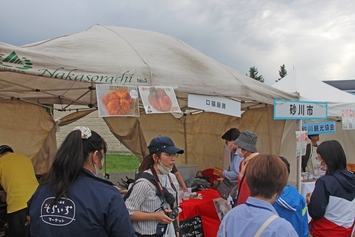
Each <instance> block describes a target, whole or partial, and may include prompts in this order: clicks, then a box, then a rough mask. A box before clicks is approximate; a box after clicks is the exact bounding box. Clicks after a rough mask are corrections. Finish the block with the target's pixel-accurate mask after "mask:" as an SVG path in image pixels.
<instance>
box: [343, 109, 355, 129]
mask: <svg viewBox="0 0 355 237" xmlns="http://www.w3.org/2000/svg"><path fill="white" fill-rule="evenodd" d="M341 120H342V124H343V130H354V129H355V111H354V110H353V109H344V108H343V109H341Z"/></svg>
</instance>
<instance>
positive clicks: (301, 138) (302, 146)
mask: <svg viewBox="0 0 355 237" xmlns="http://www.w3.org/2000/svg"><path fill="white" fill-rule="evenodd" d="M296 139H297V148H296V156H304V155H305V154H306V147H307V132H306V131H296Z"/></svg>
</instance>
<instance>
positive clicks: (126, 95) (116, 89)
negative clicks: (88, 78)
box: [96, 84, 139, 117]
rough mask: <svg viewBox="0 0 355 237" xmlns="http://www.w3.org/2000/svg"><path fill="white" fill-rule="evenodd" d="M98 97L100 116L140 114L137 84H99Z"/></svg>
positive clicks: (97, 86) (97, 87) (136, 115)
mask: <svg viewBox="0 0 355 237" xmlns="http://www.w3.org/2000/svg"><path fill="white" fill-rule="evenodd" d="M96 97H97V104H98V107H99V116H100V117H114V116H134V117H138V116H139V109H138V103H139V101H138V91H137V86H122V85H118V84H97V85H96Z"/></svg>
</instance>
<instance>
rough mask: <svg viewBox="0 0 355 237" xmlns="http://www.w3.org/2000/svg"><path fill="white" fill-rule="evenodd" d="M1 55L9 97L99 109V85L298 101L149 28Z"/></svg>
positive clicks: (103, 30)
mask: <svg viewBox="0 0 355 237" xmlns="http://www.w3.org/2000/svg"><path fill="white" fill-rule="evenodd" d="M0 56H1V57H0V83H1V84H0V85H1V87H0V98H3V99H10V98H12V97H14V98H20V99H21V100H25V101H31V102H38V103H48V104H78V105H90V106H93V105H95V103H96V98H95V97H96V95H95V93H94V92H93V89H94V84H96V83H119V84H124V85H142V86H147V85H153V86H156V85H159V86H173V87H176V88H178V91H180V92H188V93H196V94H204V95H216V96H225V97H232V98H236V99H239V100H244V101H252V102H256V103H255V104H258V103H259V102H262V103H267V104H273V99H275V98H279V99H297V95H290V94H288V93H284V92H281V91H279V90H277V89H274V88H272V87H269V86H266V85H265V84H262V83H260V82H257V81H255V80H251V79H250V78H249V77H248V76H246V75H245V74H243V73H241V72H239V71H237V70H235V69H232V68H230V67H227V66H225V65H222V64H220V63H218V62H217V61H215V60H214V59H212V58H210V57H208V56H206V55H204V54H202V53H201V52H199V51H198V50H196V49H194V48H192V47H191V46H189V45H187V44H186V43H184V42H182V41H180V40H178V39H176V38H173V37H170V36H167V35H163V34H159V33H156V32H151V31H145V30H137V29H130V28H121V27H108V26H103V25H94V26H92V27H91V28H89V29H88V30H86V31H84V32H81V33H76V34H72V35H67V36H62V37H58V38H55V39H51V40H46V41H42V42H38V43H33V44H29V45H25V46H22V47H15V46H12V45H8V44H4V43H0ZM1 66H2V67H1ZM14 72H15V73H14ZM83 82H85V83H83ZM246 106H250V104H245V105H244V107H246Z"/></svg>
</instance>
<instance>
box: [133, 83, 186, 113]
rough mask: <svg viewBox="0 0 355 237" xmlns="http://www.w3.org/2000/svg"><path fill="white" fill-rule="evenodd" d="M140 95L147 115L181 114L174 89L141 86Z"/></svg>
mask: <svg viewBox="0 0 355 237" xmlns="http://www.w3.org/2000/svg"><path fill="white" fill-rule="evenodd" d="M139 93H140V95H141V99H142V102H143V106H144V109H145V113H146V114H154V113H181V110H180V106H179V104H178V102H177V99H176V96H175V91H174V88H173V87H163V86H159V87H157V86H156V87H154V86H140V87H139Z"/></svg>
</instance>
